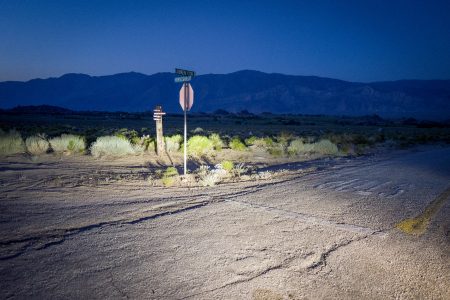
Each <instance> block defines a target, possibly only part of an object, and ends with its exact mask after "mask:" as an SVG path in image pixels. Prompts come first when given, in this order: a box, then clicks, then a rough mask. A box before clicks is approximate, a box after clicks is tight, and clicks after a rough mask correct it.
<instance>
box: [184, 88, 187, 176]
mask: <svg viewBox="0 0 450 300" xmlns="http://www.w3.org/2000/svg"><path fill="white" fill-rule="evenodd" d="M187 93H188V89H187V83H186V82H185V83H184V176H186V174H187V101H188V94H187Z"/></svg>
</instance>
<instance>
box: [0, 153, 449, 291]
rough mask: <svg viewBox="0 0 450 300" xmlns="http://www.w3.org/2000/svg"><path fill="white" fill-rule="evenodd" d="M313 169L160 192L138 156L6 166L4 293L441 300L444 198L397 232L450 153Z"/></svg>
mask: <svg viewBox="0 0 450 300" xmlns="http://www.w3.org/2000/svg"><path fill="white" fill-rule="evenodd" d="M314 164H315V165H317V167H318V169H317V170H316V171H314V172H310V173H307V174H302V175H301V174H297V175H295V174H294V175H290V176H285V177H282V178H276V179H272V180H266V181H257V182H243V183H229V184H221V185H218V186H216V187H213V188H180V187H178V188H162V187H154V186H152V184H151V183H150V182H149V181H146V180H143V179H142V178H143V177H142V176H140V175H142V174H143V173H145V172H146V171H148V165H147V164H146V163H145V162H136V161H128V162H124V161H113V162H106V161H95V160H93V159H92V160H90V161H86V158H71V157H63V158H61V159H56V158H52V157H51V156H48V157H43V158H40V159H38V160H35V161H30V160H28V159H24V158H20V157H12V158H8V159H7V160H4V161H3V162H0V184H1V186H0V232H1V237H0V246H1V248H0V291H1V292H0V293H1V294H0V295H1V298H2V299H9V298H18V299H20V298H43V299H48V298H54V299H61V298H72V299H73V298H76V299H83V298H84V299H105V298H138V299H331V298H333V299H348V298H351V299H393V298H395V299H425V298H427V299H450V289H449V286H450V247H449V246H450V218H449V216H450V201H447V200H448V199H447V200H446V201H444V202H443V203H442V205H440V207H439V209H438V210H437V211H436V212H435V213H434V214H433V216H432V218H431V219H430V223H429V225H428V227H427V230H426V231H425V233H424V234H421V235H409V234H406V233H404V232H402V231H400V230H399V229H396V228H395V225H396V224H397V223H399V222H400V221H402V220H404V219H405V218H412V217H416V216H418V215H420V214H421V213H422V212H423V211H424V210H425V209H426V207H427V205H429V204H430V203H432V202H433V201H434V200H435V199H436V198H438V197H439V195H442V193H445V191H447V190H448V189H449V188H450V148H448V147H447V148H444V147H434V148H431V147H426V148H416V149H413V150H404V151H395V152H391V153H388V154H377V155H372V156H369V157H361V158H354V159H347V158H340V159H324V160H321V161H317V162H315V163H314ZM310 166H311V164H310V163H309V164H308V163H291V164H289V166H287V167H289V168H291V169H300V170H301V169H302V168H307V167H310ZM284 167H286V166H284ZM112 173H114V174H112ZM99 174H100V175H101V176H100V175H99ZM105 174H110V175H105ZM111 174H112V175H111ZM99 178H100V179H99Z"/></svg>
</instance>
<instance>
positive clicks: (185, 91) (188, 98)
mask: <svg viewBox="0 0 450 300" xmlns="http://www.w3.org/2000/svg"><path fill="white" fill-rule="evenodd" d="M175 73H177V74H178V75H181V76H182V77H177V78H175V82H183V86H182V87H181V89H180V97H179V98H180V106H181V108H182V109H183V111H184V169H183V170H184V175H186V174H187V112H188V111H189V110H190V109H191V107H192V105H193V104H194V90H193V89H192V86H191V85H190V84H189V81H190V80H191V79H192V77H194V76H195V72H193V71H188V70H182V69H175Z"/></svg>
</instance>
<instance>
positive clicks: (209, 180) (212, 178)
mask: <svg viewBox="0 0 450 300" xmlns="http://www.w3.org/2000/svg"><path fill="white" fill-rule="evenodd" d="M219 181H220V179H219V176H218V175H217V174H216V173H212V172H209V173H208V174H206V175H205V176H203V177H200V180H199V183H200V184H201V185H202V186H215V185H216V184H217V183H218V182H219Z"/></svg>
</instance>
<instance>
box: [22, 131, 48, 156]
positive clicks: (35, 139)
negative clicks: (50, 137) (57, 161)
mask: <svg viewBox="0 0 450 300" xmlns="http://www.w3.org/2000/svg"><path fill="white" fill-rule="evenodd" d="M25 145H26V147H27V151H28V152H29V153H31V154H33V155H39V154H44V153H46V152H47V150H48V149H49V148H50V145H49V143H48V141H47V139H46V138H45V136H44V135H40V134H39V135H34V136H30V137H28V138H27V139H26V140H25Z"/></svg>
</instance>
